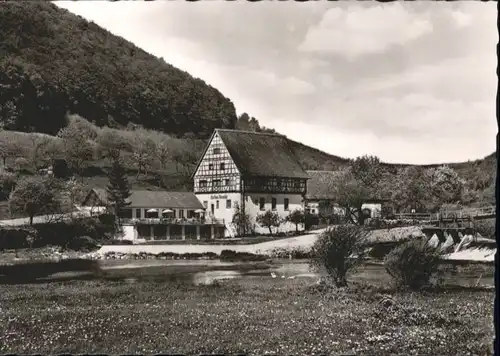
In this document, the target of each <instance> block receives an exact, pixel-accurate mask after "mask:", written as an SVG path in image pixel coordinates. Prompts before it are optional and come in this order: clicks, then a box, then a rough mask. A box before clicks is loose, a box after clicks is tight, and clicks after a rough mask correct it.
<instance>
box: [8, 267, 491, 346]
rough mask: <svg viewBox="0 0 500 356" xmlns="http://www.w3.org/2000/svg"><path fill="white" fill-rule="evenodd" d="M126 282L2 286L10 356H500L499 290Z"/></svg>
mask: <svg viewBox="0 0 500 356" xmlns="http://www.w3.org/2000/svg"><path fill="white" fill-rule="evenodd" d="M156 272H158V271H156ZM156 272H155V273H156ZM115 273H118V275H119V276H120V277H122V278H121V279H118V280H112V279H108V280H80V281H71V282H63V283H61V282H57V283H51V284H47V283H42V284H32V285H0V294H1V295H2V305H1V309H0V325H2V326H3V327H2V328H1V329H0V352H2V353H3V352H9V353H50V354H55V353H99V352H100V353H160V352H164V353H183V354H188V355H193V354H200V353H227V354H229V353H231V354H235V353H247V354H248V353H250V354H264V353H266V352H267V353H278V354H295V355H299V354H317V353H328V354H337V353H348V352H354V353H356V354H363V355H389V354H398V355H417V354H419V355H473V354H474V355H489V354H491V351H489V350H490V349H491V347H490V345H491V343H492V340H493V329H492V326H493V320H492V315H493V314H492V312H493V292H492V291H485V290H473V289H461V290H454V291H452V290H449V291H446V292H443V291H441V292H436V291H434V292H433V291H427V292H422V293H409V292H394V291H390V290H381V289H380V288H379V289H374V288H367V287H363V286H362V285H358V286H357V287H356V286H355V287H352V288H350V289H349V290H338V289H332V288H330V287H328V286H325V285H324V284H320V285H318V284H316V280H315V279H308V278H303V279H302V278H298V279H292V280H290V279H263V278H254V279H234V280H227V281H222V282H218V283H215V284H212V285H199V286H196V285H194V284H192V283H190V282H189V281H186V280H176V279H171V278H165V275H163V278H162V279H158V278H146V277H147V273H145V271H144V270H143V271H142V272H138V271H137V270H129V271H128V272H127V271H125V270H122V271H119V272H118V271H117V272H115ZM127 273H128V274H129V276H135V278H136V279H135V280H134V281H131V280H128V279H124V278H125V277H126V276H127ZM157 277H160V275H158V274H157Z"/></svg>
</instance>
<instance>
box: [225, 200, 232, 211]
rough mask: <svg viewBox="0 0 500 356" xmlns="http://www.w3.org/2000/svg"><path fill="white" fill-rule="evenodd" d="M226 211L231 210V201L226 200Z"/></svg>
mask: <svg viewBox="0 0 500 356" xmlns="http://www.w3.org/2000/svg"><path fill="white" fill-rule="evenodd" d="M226 209H231V200H229V199H228V200H226Z"/></svg>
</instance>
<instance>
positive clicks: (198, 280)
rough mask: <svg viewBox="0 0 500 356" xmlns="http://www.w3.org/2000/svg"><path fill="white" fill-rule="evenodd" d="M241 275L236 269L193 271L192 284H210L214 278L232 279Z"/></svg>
mask: <svg viewBox="0 0 500 356" xmlns="http://www.w3.org/2000/svg"><path fill="white" fill-rule="evenodd" d="M241 275H242V273H241V272H237V271H206V272H198V273H194V274H193V277H192V279H193V283H194V284H211V283H213V282H214V281H216V280H224V279H233V278H237V277H241Z"/></svg>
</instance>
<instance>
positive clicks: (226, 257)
mask: <svg viewBox="0 0 500 356" xmlns="http://www.w3.org/2000/svg"><path fill="white" fill-rule="evenodd" d="M267 258H268V257H267V256H263V255H256V254H253V253H249V252H235V251H233V250H222V252H221V253H220V260H221V261H245V262H250V261H264V260H267Z"/></svg>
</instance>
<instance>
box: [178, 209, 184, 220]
mask: <svg viewBox="0 0 500 356" xmlns="http://www.w3.org/2000/svg"><path fill="white" fill-rule="evenodd" d="M183 217H184V209H180V210H179V218H181V219H182V218H183Z"/></svg>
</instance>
